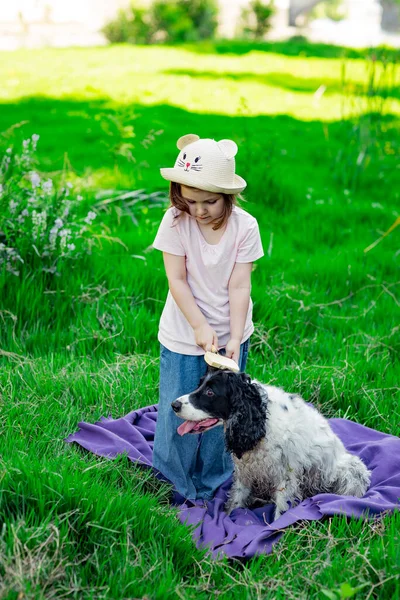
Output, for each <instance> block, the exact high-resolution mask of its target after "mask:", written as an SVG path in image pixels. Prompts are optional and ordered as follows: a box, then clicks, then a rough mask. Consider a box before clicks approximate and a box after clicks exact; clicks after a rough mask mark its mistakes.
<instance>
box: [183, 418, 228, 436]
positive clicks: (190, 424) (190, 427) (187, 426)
mask: <svg viewBox="0 0 400 600" xmlns="http://www.w3.org/2000/svg"><path fill="white" fill-rule="evenodd" d="M217 422H218V419H204V420H203V421H184V422H183V423H182V425H179V427H178V429H177V432H178V433H179V435H185V433H189V432H190V431H198V430H199V429H200V427H211V425H215V423H217Z"/></svg>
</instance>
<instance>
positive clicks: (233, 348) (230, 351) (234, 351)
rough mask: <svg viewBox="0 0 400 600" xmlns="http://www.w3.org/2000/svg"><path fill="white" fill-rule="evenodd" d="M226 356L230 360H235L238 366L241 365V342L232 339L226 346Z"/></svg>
mask: <svg viewBox="0 0 400 600" xmlns="http://www.w3.org/2000/svg"><path fill="white" fill-rule="evenodd" d="M225 350H226V356H227V357H228V358H233V360H234V361H235V363H236V364H239V357H240V340H235V339H233V338H231V339H230V340H229V342H228V343H227V345H226V348H225Z"/></svg>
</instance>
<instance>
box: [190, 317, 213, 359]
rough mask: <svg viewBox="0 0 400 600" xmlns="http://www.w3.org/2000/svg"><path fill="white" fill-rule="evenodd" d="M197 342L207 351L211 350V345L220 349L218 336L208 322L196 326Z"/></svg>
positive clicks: (195, 335)
mask: <svg viewBox="0 0 400 600" xmlns="http://www.w3.org/2000/svg"><path fill="white" fill-rule="evenodd" d="M193 331H194V337H195V340H196V344H197V345H198V346H201V347H202V348H203V350H205V351H206V352H208V351H210V350H211V346H215V347H216V348H217V350H218V337H217V334H216V333H215V331H214V329H213V328H212V327H210V325H209V324H208V323H205V324H204V325H200V326H199V327H196V328H195V329H194V330H193Z"/></svg>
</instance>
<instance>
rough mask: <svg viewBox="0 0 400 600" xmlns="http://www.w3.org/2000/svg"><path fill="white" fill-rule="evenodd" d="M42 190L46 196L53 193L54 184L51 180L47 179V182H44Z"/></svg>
mask: <svg viewBox="0 0 400 600" xmlns="http://www.w3.org/2000/svg"><path fill="white" fill-rule="evenodd" d="M42 190H43V191H44V192H45V194H50V193H51V191H52V190H53V182H52V180H51V179H47V181H44V182H43V184H42Z"/></svg>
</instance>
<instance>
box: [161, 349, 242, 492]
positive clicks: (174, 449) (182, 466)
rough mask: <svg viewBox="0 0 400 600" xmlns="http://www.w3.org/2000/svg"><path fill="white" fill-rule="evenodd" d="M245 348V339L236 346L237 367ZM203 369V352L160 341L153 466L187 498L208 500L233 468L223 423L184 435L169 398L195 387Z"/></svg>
mask: <svg viewBox="0 0 400 600" xmlns="http://www.w3.org/2000/svg"><path fill="white" fill-rule="evenodd" d="M248 351H249V340H247V341H246V342H244V343H243V344H242V345H241V347H240V359H239V366H240V369H241V371H244V369H245V367H246V361H247V355H248ZM223 353H224V351H223V350H222V351H221V354H223ZM206 371H207V364H206V362H205V360H204V355H201V356H192V355H186V354H178V353H176V352H171V351H170V350H168V349H167V348H165V346H163V345H161V360H160V401H159V405H158V415H157V426H156V432H155V437H154V448H153V467H154V468H155V469H157V470H158V471H160V472H161V473H162V475H164V476H165V477H166V478H167V479H168V480H169V481H171V482H172V483H173V484H174V486H175V488H176V489H177V490H178V492H179V493H180V494H182V496H184V497H185V498H188V499H191V500H194V499H198V498H202V499H206V500H211V499H212V498H213V497H214V494H215V492H216V490H217V489H218V488H219V486H220V485H222V484H223V483H224V481H226V480H227V479H228V477H230V475H232V472H233V462H232V458H231V456H230V454H229V453H228V452H227V451H226V450H225V443H224V429H223V427H221V426H218V427H215V428H214V429H211V430H210V431H207V432H206V433H204V434H187V435H184V436H180V435H179V434H178V433H177V431H176V430H177V428H178V427H179V425H181V424H182V423H183V421H182V419H180V418H179V417H177V416H176V414H175V413H174V411H173V410H172V408H171V402H173V401H174V400H176V399H177V398H178V397H179V396H182V395H183V394H189V393H190V392H193V391H194V390H195V389H197V388H198V386H199V381H200V379H201V377H203V375H204V374H205V373H206Z"/></svg>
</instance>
